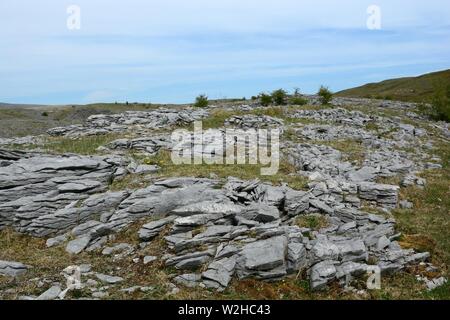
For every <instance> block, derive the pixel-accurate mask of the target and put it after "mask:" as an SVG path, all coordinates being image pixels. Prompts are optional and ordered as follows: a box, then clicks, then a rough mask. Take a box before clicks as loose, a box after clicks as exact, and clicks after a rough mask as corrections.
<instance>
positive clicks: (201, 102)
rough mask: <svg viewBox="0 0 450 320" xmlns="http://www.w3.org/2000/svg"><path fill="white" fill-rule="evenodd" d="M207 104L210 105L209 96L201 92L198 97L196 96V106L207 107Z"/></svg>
mask: <svg viewBox="0 0 450 320" xmlns="http://www.w3.org/2000/svg"><path fill="white" fill-rule="evenodd" d="M207 106H208V97H207V96H206V95H205V94H201V95H199V96H198V97H197V98H195V103H194V107H196V108H206V107H207Z"/></svg>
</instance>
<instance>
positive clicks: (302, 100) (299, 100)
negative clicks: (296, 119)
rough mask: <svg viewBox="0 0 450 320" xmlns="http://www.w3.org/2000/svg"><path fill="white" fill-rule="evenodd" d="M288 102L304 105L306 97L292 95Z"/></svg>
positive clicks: (306, 101) (306, 102) (306, 100)
mask: <svg viewBox="0 0 450 320" xmlns="http://www.w3.org/2000/svg"><path fill="white" fill-rule="evenodd" d="M290 103H291V104H292V105H295V106H304V105H306V104H308V99H306V98H303V97H292V98H291V100H290Z"/></svg>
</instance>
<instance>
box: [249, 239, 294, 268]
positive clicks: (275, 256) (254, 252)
mask: <svg viewBox="0 0 450 320" xmlns="http://www.w3.org/2000/svg"><path fill="white" fill-rule="evenodd" d="M286 253H287V239H286V237H285V236H278V237H273V238H270V239H266V240H260V241H256V242H253V243H249V244H247V245H245V246H244V247H243V248H242V251H241V257H242V258H243V259H244V261H245V262H244V266H245V268H246V269H248V270H256V271H265V270H271V269H273V268H276V267H278V266H281V265H283V264H284V262H285V257H286Z"/></svg>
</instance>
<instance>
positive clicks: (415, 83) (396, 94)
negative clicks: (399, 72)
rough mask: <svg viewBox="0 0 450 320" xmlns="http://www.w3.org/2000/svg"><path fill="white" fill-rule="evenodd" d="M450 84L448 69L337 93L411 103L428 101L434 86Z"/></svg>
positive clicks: (344, 95)
mask: <svg viewBox="0 0 450 320" xmlns="http://www.w3.org/2000/svg"><path fill="white" fill-rule="evenodd" d="M437 84H439V85H442V84H450V69H449V70H444V71H439V72H433V73H428V74H425V75H422V76H418V77H407V78H398V79H391V80H385V81H382V82H378V83H369V84H366V85H363V86H361V87H357V88H352V89H347V90H344V91H340V92H338V93H337V95H338V96H342V97H361V98H377V99H391V100H401V101H412V102H424V101H429V99H430V98H431V96H432V95H433V92H434V88H435V86H436V85H437Z"/></svg>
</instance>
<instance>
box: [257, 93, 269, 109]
mask: <svg viewBox="0 0 450 320" xmlns="http://www.w3.org/2000/svg"><path fill="white" fill-rule="evenodd" d="M259 99H260V101H261V105H262V106H268V105H270V104H271V103H272V96H270V95H268V94H266V93H261V94H260V95H259Z"/></svg>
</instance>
